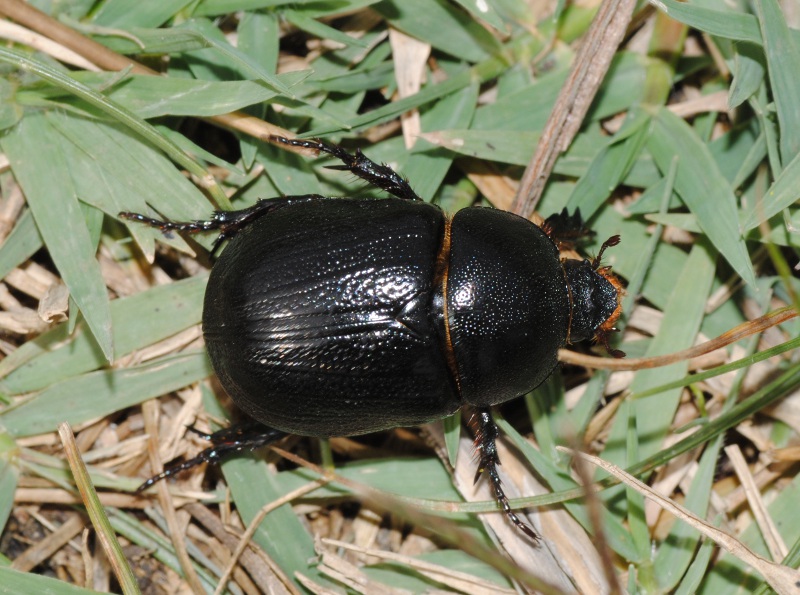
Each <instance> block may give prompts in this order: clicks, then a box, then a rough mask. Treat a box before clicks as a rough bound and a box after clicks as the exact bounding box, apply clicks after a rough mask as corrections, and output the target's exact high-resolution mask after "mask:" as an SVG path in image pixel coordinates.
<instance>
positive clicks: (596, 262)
mask: <svg viewBox="0 0 800 595" xmlns="http://www.w3.org/2000/svg"><path fill="white" fill-rule="evenodd" d="M619 242H620V237H619V236H611V237H610V238H608V239H607V240H606V241H605V242H603V245H602V246H600V252H598V253H597V256H595V257H594V260H593V261H592V268H593V269H594V270H597V268H598V267H599V266H600V261H601V260H602V258H603V252H605V251H606V248H611V247H612V246H616V245H617V244H619Z"/></svg>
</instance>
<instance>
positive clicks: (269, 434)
mask: <svg viewBox="0 0 800 595" xmlns="http://www.w3.org/2000/svg"><path fill="white" fill-rule="evenodd" d="M188 429H189V431H191V432H194V433H195V434H198V435H199V436H201V437H203V438H204V439H206V440H208V441H209V442H211V444H212V445H213V446H210V447H208V448H207V449H205V450H204V451H202V452H201V453H200V454H198V455H197V456H196V457H194V458H192V459H188V460H186V461H182V462H180V463H176V464H174V465H170V466H169V467H167V468H166V469H164V470H163V471H162V472H161V473H159V474H158V475H154V476H153V477H151V478H150V479H148V480H147V481H145V482H144V483H143V484H142V485H140V486H139V487H138V488H136V493H137V494H138V493H140V492H143V491H144V490H146V489H147V488H149V487H150V486H151V485H153V484H154V483H157V482H159V481H161V480H162V479H166V478H167V477H171V476H173V475H175V474H177V473H180V472H181V471H185V470H186V469H191V468H192V467H195V466H196V465H199V464H201V463H214V464H217V463H219V462H220V461H222V460H223V459H225V458H227V457H228V456H229V455H232V454H233V453H236V452H241V451H243V450H245V449H248V450H254V449H256V448H260V447H262V446H267V445H268V444H272V443H273V442H275V441H277V440H280V439H281V438H283V437H284V436H288V434H287V433H286V432H283V431H281V430H276V429H275V428H270V427H269V426H265V425H264V424H260V423H258V422H246V423H242V424H237V425H233V426H230V427H228V428H223V429H222V430H219V431H218V432H214V433H213V434H206V433H203V432H200V431H198V430H197V429H196V428H195V427H194V426H189V428H188Z"/></svg>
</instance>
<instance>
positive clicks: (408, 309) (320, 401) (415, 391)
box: [120, 137, 624, 540]
mask: <svg viewBox="0 0 800 595" xmlns="http://www.w3.org/2000/svg"><path fill="white" fill-rule="evenodd" d="M271 140H272V141H273V142H279V143H283V144H286V145H291V146H295V147H304V148H308V149H313V150H316V151H318V152H324V153H328V154H330V155H333V156H334V157H336V158H338V159H339V160H340V161H342V162H343V165H338V166H334V168H333V169H341V170H348V171H350V172H352V173H354V174H355V175H356V176H358V177H360V178H362V179H364V180H366V181H367V182H369V183H371V184H373V185H375V186H377V187H379V188H381V189H383V190H384V191H386V192H388V193H389V194H391V195H393V196H394V197H395V198H387V199H371V198H326V197H323V196H318V195H305V196H286V197H283V198H275V199H268V200H260V201H259V202H257V203H256V204H255V205H254V206H252V207H250V208H247V209H243V210H240V211H227V212H216V213H214V215H213V216H212V218H211V219H210V220H207V221H194V222H183V223H180V222H170V221H160V220H157V219H151V218H149V217H146V216H144V215H139V214H136V213H127V212H125V213H120V217H122V218H125V219H130V220H135V221H140V222H142V223H146V224H148V225H151V226H154V227H157V228H160V229H161V230H163V231H168V230H178V231H186V232H203V231H216V232H218V233H219V237H218V238H217V241H216V242H215V244H214V248H213V250H212V253H214V252H216V251H217V249H218V248H219V247H220V245H221V243H222V241H224V240H230V242H229V244H228V246H227V248H226V249H225V251H224V252H223V253H222V255H221V256H220V257H219V259H218V260H217V261H216V263H215V264H214V266H213V269H212V271H211V275H210V277H209V281H208V287H207V289H206V294H205V303H204V308H203V333H204V336H205V342H206V346H207V349H208V354H209V357H210V359H211V363H212V365H213V367H214V371H215V372H216V374H217V376H218V377H219V380H220V383H221V384H222V386H223V387H224V388H225V390H226V391H227V392H228V393H229V394H230V396H231V398H232V399H233V401H234V403H236V405H237V406H238V407H240V408H241V409H242V410H243V411H244V412H245V413H247V414H248V415H249V416H251V417H252V418H253V419H255V420H256V421H257V422H259V423H250V424H245V425H240V426H234V427H232V428H228V429H224V430H221V431H219V432H216V433H214V434H210V435H204V437H206V438H207V439H209V440H210V441H211V442H212V444H213V446H212V447H210V448H208V449H206V450H205V451H203V452H202V453H200V455H198V456H197V457H195V458H194V459H191V460H188V461H185V462H183V463H179V464H177V465H174V466H172V467H168V468H167V469H166V470H165V471H164V472H162V473H161V474H159V475H157V476H154V477H152V478H150V479H148V480H147V481H146V482H145V483H144V484H142V486H141V487H140V488H139V489H140V490H144V489H146V488H147V487H149V486H150V485H152V484H153V483H155V482H156V481H159V480H161V479H163V478H165V477H169V476H170V475H173V474H175V473H176V472H178V471H181V470H183V469H187V468H189V467H191V466H193V465H196V464H198V463H201V462H213V461H218V460H219V459H221V458H222V457H224V456H225V455H227V454H229V453H231V452H235V451H240V450H243V449H245V448H256V447H259V446H264V445H266V444H269V443H271V442H274V441H276V440H278V439H279V438H281V437H283V436H286V435H288V434H299V435H303V436H319V437H330V436H352V435H356V434H365V433H368V432H374V431H378V430H385V429H389V428H394V427H399V426H412V425H419V424H423V423H426V422H430V421H433V420H436V419H441V418H443V417H446V416H448V415H450V414H452V413H454V412H456V411H458V410H459V409H460V408H461V407H462V406H464V405H469V406H472V407H474V408H475V409H476V410H477V411H476V415H475V417H474V418H473V422H474V424H475V426H476V428H477V430H476V439H475V443H476V447H477V449H478V452H479V458H480V462H479V467H478V471H477V474H476V476H475V481H477V480H478V479H479V478H480V476H481V474H482V473H484V472H485V473H486V474H487V475H488V476H489V479H490V481H491V483H492V487H493V489H494V493H495V497H496V499H497V500H498V502H499V503H500V505H501V506H502V508H503V510H504V511H505V513H506V515H507V516H508V518H509V519H510V520H511V521H512V522H513V523H514V524H515V525H516V526H517V527H519V528H520V529H521V530H522V531H523V532H524V533H525V534H526V535H528V536H529V537H531V538H532V539H534V540H536V539H538V537H537V536H536V534H535V533H534V532H533V530H532V529H531V528H530V527H529V526H528V525H527V524H525V523H523V522H522V521H521V520H520V519H519V518H518V517H517V515H516V514H515V513H514V512H513V511H512V510H511V508H510V506H509V503H508V498H507V497H506V496H505V494H504V492H503V489H502V486H501V482H500V478H499V475H498V472H497V466H498V465H499V460H498V456H497V449H496V446H495V440H496V438H497V434H498V429H497V426H496V425H495V423H494V421H493V420H492V415H491V411H490V408H491V407H492V406H493V405H497V404H499V403H504V402H506V401H508V400H511V399H514V398H516V397H518V396H520V395H523V394H525V393H527V392H530V391H531V390H533V389H534V388H536V387H537V386H539V385H540V384H541V383H542V382H544V380H545V379H546V378H547V377H548V376H549V375H550V373H551V372H552V371H553V369H554V368H555V366H556V363H557V351H558V349H559V348H560V347H562V346H564V345H565V344H566V343H571V342H576V341H582V340H584V339H591V338H595V339H597V340H598V341H600V342H601V343H603V344H604V345H605V346H606V348H607V349H608V350H609V352H610V353H611V354H612V355H614V356H616V357H622V356H623V355H624V354H623V353H622V352H621V351H617V350H613V349H611V348H610V347H609V345H608V334H609V332H611V331H612V330H614V329H613V325H614V323H615V321H616V320H617V318H618V317H619V315H620V295H621V292H622V289H621V287H620V285H619V282H618V281H617V279H616V278H615V277H614V276H613V275H612V274H611V273H610V271H609V269H608V268H607V267H600V258H601V256H602V253H603V251H604V250H605V249H606V248H607V247H609V246H614V245H616V244H617V243H618V242H619V236H614V237H612V238H610V239H609V240H607V241H606V242H605V243H604V244H603V246H602V248H601V249H600V253H599V254H598V256H597V258H595V259H594V260H593V261H588V260H575V259H561V258H560V256H559V250H558V246H557V242H558V241H560V240H561V239H563V238H568V237H569V236H570V234H572V235H574V233H575V232H576V230H578V231H581V229H580V228H581V226H582V223H581V222H580V218H579V217H577V216H572V217H569V216H567V215H566V213H562V214H561V215H557V216H554V217H551V218H549V219H548V220H547V221H546V222H545V224H544V225H543V226H542V227H538V226H536V225H534V224H533V223H531V222H530V221H528V220H526V219H523V218H521V217H518V216H516V215H512V214H510V213H507V212H504V211H499V210H495V209H490V208H480V207H470V208H466V209H462V210H460V211H458V212H457V213H456V214H455V215H454V216H453V217H447V216H446V215H445V214H444V213H443V212H442V210H441V209H439V208H438V207H437V206H434V205H431V204H428V203H425V202H423V201H422V200H421V199H420V197H419V196H417V195H416V194H415V193H414V191H413V190H412V189H411V186H410V185H409V184H408V182H407V181H406V180H404V179H403V178H402V177H401V176H399V175H398V174H397V173H395V172H394V171H393V170H392V169H391V168H389V167H388V166H386V165H381V164H378V163H375V162H373V161H371V160H370V159H368V158H367V157H366V156H364V155H363V154H362V153H361V151H356V153H355V155H352V154H350V153H348V152H347V151H345V150H344V149H343V148H341V147H339V146H336V145H328V144H325V143H322V142H319V141H314V140H290V139H286V138H283V137H273V138H272V139H271Z"/></svg>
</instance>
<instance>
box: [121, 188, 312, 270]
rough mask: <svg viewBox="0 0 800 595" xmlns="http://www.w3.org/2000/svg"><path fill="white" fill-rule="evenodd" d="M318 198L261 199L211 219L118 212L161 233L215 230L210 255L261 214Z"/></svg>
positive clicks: (214, 215)
mask: <svg viewBox="0 0 800 595" xmlns="http://www.w3.org/2000/svg"><path fill="white" fill-rule="evenodd" d="M321 198H324V197H323V196H320V195H319V194H304V195H301V196H283V197H280V198H262V199H260V200H258V201H257V202H256V203H255V204H254V205H253V206H251V207H247V208H246V209H239V210H238V211H214V214H213V215H211V219H206V220H197V221H166V220H161V219H154V218H152V217H148V216H147V215H140V214H139V213H131V212H129V211H122V212H121V213H119V217H120V218H121V219H127V220H129V221H138V222H139V223H144V224H146V225H149V226H150V227H156V228H158V229H160V230H161V231H164V232H168V231H184V232H187V233H200V232H204V231H219V237H217V239H216V240H215V241H214V245H213V246H212V248H211V255H212V256H213V255H215V254H216V252H217V250H218V249H219V247H220V246H221V245H222V242H224V241H225V240H228V239H230V238H232V237H233V236H234V235H236V233H237V232H239V231H241V230H242V229H243V228H244V227H245V226H247V225H248V224H250V223H252V222H253V221H254V220H256V219H258V218H259V217H261V216H262V215H265V214H267V213H270V212H272V211H274V210H276V209H280V208H282V207H287V206H289V205H292V204H295V203H299V202H307V201H310V200H319V199H321Z"/></svg>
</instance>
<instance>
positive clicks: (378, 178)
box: [270, 136, 422, 200]
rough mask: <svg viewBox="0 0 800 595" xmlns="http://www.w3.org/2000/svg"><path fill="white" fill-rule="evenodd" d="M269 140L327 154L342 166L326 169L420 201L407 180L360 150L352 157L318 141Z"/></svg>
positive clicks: (272, 138) (337, 147)
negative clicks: (345, 173)
mask: <svg viewBox="0 0 800 595" xmlns="http://www.w3.org/2000/svg"><path fill="white" fill-rule="evenodd" d="M270 140H271V141H272V142H276V143H281V144H283V145H289V146H290V147H300V148H303V149H311V150H313V151H317V152H319V153H327V154H328V155H332V156H333V157H336V158H337V159H338V160H339V161H341V162H342V163H343V165H332V166H330V167H329V168H328V169H338V170H342V171H349V172H351V173H353V174H355V175H356V176H358V177H359V178H361V179H362V180H365V181H367V182H369V183H370V184H372V185H373V186H376V187H378V188H380V189H381V190H384V191H386V192H388V193H389V194H391V195H393V196H396V197H397V198H404V199H406V200H422V199H421V198H420V197H419V196H417V194H416V193H415V192H414V191H413V190H412V189H411V186H410V185H409V183H408V180H406V179H405V178H404V177H403V176H401V175H400V174H398V173H397V172H396V171H394V170H393V169H392V168H391V167H389V166H388V165H384V164H382V163H375V162H374V161H372V159H370V158H369V157H367V156H366V155H364V153H362V152H361V149H356V153H355V155H353V154H352V153H348V152H347V151H346V150H344V149H343V148H342V147H340V146H339V145H329V144H327V143H323V142H322V141H318V140H311V139H295V138H286V137H283V136H271V137H270Z"/></svg>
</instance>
